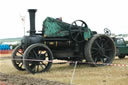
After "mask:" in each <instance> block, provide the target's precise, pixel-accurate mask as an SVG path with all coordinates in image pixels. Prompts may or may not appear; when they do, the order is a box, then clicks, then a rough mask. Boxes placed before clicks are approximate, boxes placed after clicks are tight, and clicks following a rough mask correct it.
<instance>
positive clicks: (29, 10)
mask: <svg viewBox="0 0 128 85" xmlns="http://www.w3.org/2000/svg"><path fill="white" fill-rule="evenodd" d="M36 11H37V9H28V12H36Z"/></svg>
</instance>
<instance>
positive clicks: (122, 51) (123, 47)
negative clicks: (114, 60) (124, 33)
mask: <svg viewBox="0 0 128 85" xmlns="http://www.w3.org/2000/svg"><path fill="white" fill-rule="evenodd" d="M115 44H116V47H117V49H118V55H127V54H128V43H126V42H125V41H124V39H123V38H116V39H115Z"/></svg>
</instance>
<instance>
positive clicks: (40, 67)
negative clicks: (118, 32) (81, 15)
mask: <svg viewBox="0 0 128 85" xmlns="http://www.w3.org/2000/svg"><path fill="white" fill-rule="evenodd" d="M28 12H29V15H30V35H29V36H24V37H23V39H22V40H21V44H20V45H19V46H17V47H16V48H15V50H14V51H13V54H12V63H13V65H14V67H15V68H16V69H18V70H20V71H24V70H27V71H28V72H31V73H40V72H46V71H48V70H49V69H50V67H51V66H52V61H53V59H60V60H68V61H81V62H82V61H86V62H89V63H90V64H91V65H93V66H99V65H104V63H112V61H113V60H114V56H115V44H114V42H113V40H112V39H111V38H110V37H109V36H107V35H104V34H97V33H96V32H95V31H91V30H90V29H89V28H88V26H87V24H86V23H85V22H84V21H82V20H76V21H74V22H73V23H72V24H68V23H65V22H62V21H59V20H56V19H54V18H51V17H47V18H46V19H45V20H44V22H43V29H42V31H41V33H36V31H35V12H36V9H29V10H28Z"/></svg>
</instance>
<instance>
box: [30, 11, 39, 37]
mask: <svg viewBox="0 0 128 85" xmlns="http://www.w3.org/2000/svg"><path fill="white" fill-rule="evenodd" d="M36 11H37V10H36V9H28V12H29V17H30V36H33V35H35V32H36V30H35V13H36Z"/></svg>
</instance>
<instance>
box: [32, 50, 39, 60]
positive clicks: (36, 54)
mask: <svg viewBox="0 0 128 85" xmlns="http://www.w3.org/2000/svg"><path fill="white" fill-rule="evenodd" d="M33 53H34V54H35V56H36V58H37V59H38V58H39V57H38V55H37V53H36V52H35V50H33Z"/></svg>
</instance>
